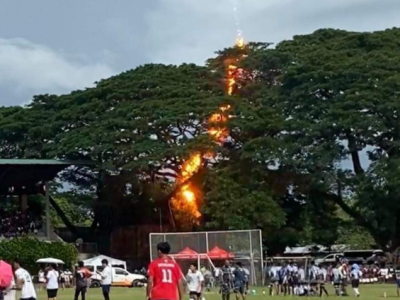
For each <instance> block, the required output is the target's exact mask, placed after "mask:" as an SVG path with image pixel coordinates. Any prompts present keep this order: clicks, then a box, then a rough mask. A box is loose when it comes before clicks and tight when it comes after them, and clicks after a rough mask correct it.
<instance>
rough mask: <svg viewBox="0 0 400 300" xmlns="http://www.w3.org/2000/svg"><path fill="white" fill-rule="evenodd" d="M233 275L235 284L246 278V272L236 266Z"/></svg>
mask: <svg viewBox="0 0 400 300" xmlns="http://www.w3.org/2000/svg"><path fill="white" fill-rule="evenodd" d="M233 275H235V283H236V284H239V283H240V284H242V283H244V282H245V280H246V273H245V272H244V270H243V269H241V268H236V269H235V271H233Z"/></svg>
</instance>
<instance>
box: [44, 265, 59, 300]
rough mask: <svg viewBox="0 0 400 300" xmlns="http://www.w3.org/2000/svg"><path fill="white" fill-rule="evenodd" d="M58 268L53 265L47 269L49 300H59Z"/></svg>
mask: <svg viewBox="0 0 400 300" xmlns="http://www.w3.org/2000/svg"><path fill="white" fill-rule="evenodd" d="M56 269H57V266H56V265H54V264H52V265H50V266H49V267H48V268H47V269H46V289H47V299H49V300H57V293H58V276H59V274H58V272H57V270H56Z"/></svg>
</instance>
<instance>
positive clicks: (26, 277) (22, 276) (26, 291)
mask: <svg viewBox="0 0 400 300" xmlns="http://www.w3.org/2000/svg"><path fill="white" fill-rule="evenodd" d="M15 277H17V279H18V280H23V281H24V283H23V285H22V291H21V298H22V299H25V298H26V299H28V298H36V292H35V287H34V286H33V282H32V277H31V275H30V274H29V273H28V272H27V271H26V270H24V269H22V268H19V269H18V270H16V271H15Z"/></svg>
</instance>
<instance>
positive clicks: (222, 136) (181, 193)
mask: <svg viewBox="0 0 400 300" xmlns="http://www.w3.org/2000/svg"><path fill="white" fill-rule="evenodd" d="M234 10H235V13H236V6H235V8H234ZM237 26H238V27H239V23H238V21H237ZM236 47H238V48H240V49H243V48H244V47H245V41H244V38H243V35H242V32H241V31H240V30H238V34H237V38H236ZM236 61H238V60H236ZM240 71H241V69H239V68H238V66H237V65H235V64H234V63H233V62H232V61H231V63H230V64H229V65H228V67H227V71H226V72H227V75H226V76H227V87H226V93H227V94H228V95H229V96H231V95H233V93H234V91H235V86H236V84H237V78H238V76H240ZM230 109H231V106H230V105H228V104H226V105H222V106H220V107H219V109H218V111H217V112H215V113H213V114H212V115H211V116H210V117H209V119H208V123H209V128H208V134H209V135H210V136H211V137H212V138H213V140H214V141H215V142H217V143H220V144H222V143H224V142H225V141H226V140H227V138H228V137H229V130H228V128H227V126H226V124H225V123H226V122H227V120H228V119H229V118H231V117H232V116H231V115H229V110H230ZM214 157H215V154H214V153H206V154H204V155H203V156H202V155H201V154H200V153H197V154H193V155H192V156H191V157H190V158H189V159H188V160H186V161H185V162H184V163H183V165H182V169H181V174H180V176H179V177H178V183H181V184H183V185H182V186H181V187H180V188H179V190H178V192H177V193H176V195H175V197H173V198H172V199H171V202H172V205H173V206H174V208H175V209H176V210H177V211H183V212H185V213H187V214H189V215H190V216H192V217H194V218H195V219H199V218H200V217H201V213H200V211H199V207H198V205H199V204H198V202H199V201H198V200H199V199H197V196H196V193H195V192H194V191H193V187H191V186H190V183H189V184H185V182H187V181H188V180H190V179H191V178H192V177H193V176H194V175H195V174H196V173H197V172H198V171H199V169H200V168H201V165H202V163H203V159H206V160H207V159H213V158H214Z"/></svg>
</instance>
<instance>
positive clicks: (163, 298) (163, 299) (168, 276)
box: [147, 242, 184, 300]
mask: <svg viewBox="0 0 400 300" xmlns="http://www.w3.org/2000/svg"><path fill="white" fill-rule="evenodd" d="M157 250H158V259H156V260H154V261H153V262H152V263H151V264H150V266H149V271H148V272H149V279H148V282H147V299H149V300H183V295H184V290H183V283H182V272H181V269H180V268H179V266H178V264H177V263H176V262H174V261H173V260H172V259H171V258H169V257H168V254H169V252H170V250H171V246H170V245H169V244H168V243H167V242H163V243H159V244H158V245H157Z"/></svg>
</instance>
